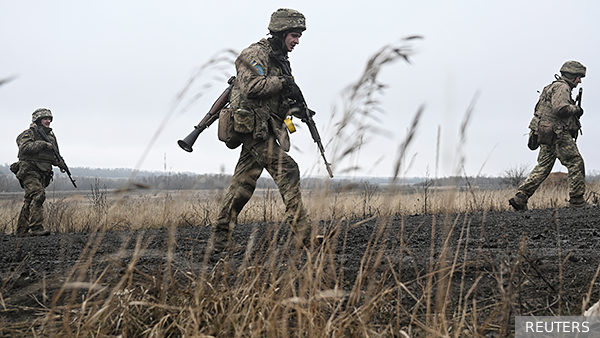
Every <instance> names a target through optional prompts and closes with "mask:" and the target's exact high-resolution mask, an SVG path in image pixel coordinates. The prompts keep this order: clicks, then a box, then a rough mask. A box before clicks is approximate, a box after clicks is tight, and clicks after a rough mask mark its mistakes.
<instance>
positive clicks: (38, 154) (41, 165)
mask: <svg viewBox="0 0 600 338" xmlns="http://www.w3.org/2000/svg"><path fill="white" fill-rule="evenodd" d="M31 121H32V123H31V125H30V126H29V129H27V130H25V131H23V132H22V133H21V134H20V135H19V136H18V137H17V145H18V146H19V155H18V157H19V161H18V162H15V163H13V164H12V165H11V166H10V170H11V171H12V172H13V173H14V174H15V175H16V176H17V179H19V184H20V185H21V187H22V188H23V189H25V196H24V199H23V207H22V208H21V213H20V214H19V220H18V222H17V235H18V236H26V235H28V234H31V235H34V236H48V235H49V234H50V231H48V230H45V229H44V226H43V223H44V201H45V200H46V192H45V191H44V189H45V188H46V187H47V186H48V185H49V184H50V182H51V181H52V175H53V172H52V166H53V165H55V166H58V167H59V168H61V170H64V168H65V165H64V162H62V161H60V160H59V159H57V158H56V156H55V155H54V151H53V148H52V144H50V143H48V142H46V141H45V140H44V139H43V138H42V136H41V135H40V132H39V131H38V129H43V130H44V131H45V133H46V135H47V136H48V139H49V140H50V141H51V142H52V143H53V144H54V145H56V146H58V144H57V143H56V136H54V133H53V132H52V128H50V123H51V122H52V112H51V111H50V109H47V108H39V109H36V110H35V111H34V112H33V114H32V118H31Z"/></svg>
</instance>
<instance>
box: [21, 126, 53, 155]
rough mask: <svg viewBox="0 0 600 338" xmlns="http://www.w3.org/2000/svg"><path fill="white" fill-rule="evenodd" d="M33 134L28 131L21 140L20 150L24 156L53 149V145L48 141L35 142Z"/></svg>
mask: <svg viewBox="0 0 600 338" xmlns="http://www.w3.org/2000/svg"><path fill="white" fill-rule="evenodd" d="M31 133H32V131H31V130H28V131H26V132H24V133H23V135H22V136H21V138H20V143H19V150H20V151H21V152H22V153H23V154H29V155H31V154H37V153H39V152H40V151H42V150H44V149H47V148H52V145H51V144H50V143H48V142H46V141H40V140H38V141H36V140H34V138H33V136H32V135H31Z"/></svg>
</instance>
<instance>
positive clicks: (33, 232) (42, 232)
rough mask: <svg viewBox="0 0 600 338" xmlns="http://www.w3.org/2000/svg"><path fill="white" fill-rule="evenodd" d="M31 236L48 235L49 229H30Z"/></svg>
mask: <svg viewBox="0 0 600 338" xmlns="http://www.w3.org/2000/svg"><path fill="white" fill-rule="evenodd" d="M31 235H32V236H48V235H50V230H45V229H44V228H40V229H36V230H31Z"/></svg>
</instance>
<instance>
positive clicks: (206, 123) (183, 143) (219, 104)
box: [177, 76, 235, 153]
mask: <svg viewBox="0 0 600 338" xmlns="http://www.w3.org/2000/svg"><path fill="white" fill-rule="evenodd" d="M233 81H235V76H232V77H230V78H229V80H227V84H229V87H227V88H225V90H224V91H223V93H222V94H221V95H220V96H219V98H218V99H217V100H216V101H215V103H213V105H212V107H210V110H209V111H208V113H207V114H206V115H205V116H204V118H203V119H202V120H201V121H200V123H198V125H196V126H194V130H193V131H192V132H191V133H190V134H189V135H188V136H186V137H185V138H184V139H183V140H179V141H177V144H179V146H180V147H181V149H183V150H185V151H187V152H188V153H191V152H192V151H193V150H194V149H192V146H193V145H194V143H195V142H196V139H197V138H198V135H200V133H201V132H203V131H204V129H206V128H208V127H210V125H211V124H213V122H215V121H216V120H218V119H219V113H220V112H221V109H223V107H225V106H226V105H227V104H229V94H230V93H231V89H232V88H233Z"/></svg>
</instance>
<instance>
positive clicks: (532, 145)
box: [527, 130, 540, 150]
mask: <svg viewBox="0 0 600 338" xmlns="http://www.w3.org/2000/svg"><path fill="white" fill-rule="evenodd" d="M527 147H528V148H529V149H531V150H536V149H537V148H539V147H540V142H539V141H538V134H537V132H535V131H533V130H531V131H529V139H528V140H527Z"/></svg>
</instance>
